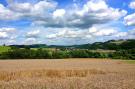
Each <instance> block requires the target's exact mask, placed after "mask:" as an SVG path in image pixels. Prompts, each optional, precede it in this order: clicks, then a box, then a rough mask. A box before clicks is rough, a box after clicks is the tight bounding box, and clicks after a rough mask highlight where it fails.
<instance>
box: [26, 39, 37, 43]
mask: <svg viewBox="0 0 135 89" xmlns="http://www.w3.org/2000/svg"><path fill="white" fill-rule="evenodd" d="M35 42H36V38H27V39H26V40H25V41H24V44H34V43H35Z"/></svg>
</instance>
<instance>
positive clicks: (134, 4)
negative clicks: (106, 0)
mask: <svg viewBox="0 0 135 89" xmlns="http://www.w3.org/2000/svg"><path fill="white" fill-rule="evenodd" d="M129 7H130V8H131V9H135V1H133V2H131V3H130V4H129Z"/></svg>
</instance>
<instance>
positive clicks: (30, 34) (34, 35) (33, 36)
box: [26, 30, 40, 38]
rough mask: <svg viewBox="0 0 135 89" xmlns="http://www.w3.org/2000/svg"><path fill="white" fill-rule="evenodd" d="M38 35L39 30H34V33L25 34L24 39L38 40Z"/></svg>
mask: <svg viewBox="0 0 135 89" xmlns="http://www.w3.org/2000/svg"><path fill="white" fill-rule="evenodd" d="M39 34H40V30H34V31H30V32H27V34H26V37H27V38H38V37H39Z"/></svg>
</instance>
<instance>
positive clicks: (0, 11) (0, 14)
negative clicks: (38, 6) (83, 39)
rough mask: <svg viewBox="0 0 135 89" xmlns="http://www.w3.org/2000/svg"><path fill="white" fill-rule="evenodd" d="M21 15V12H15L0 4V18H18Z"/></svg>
mask: <svg viewBox="0 0 135 89" xmlns="http://www.w3.org/2000/svg"><path fill="white" fill-rule="evenodd" d="M20 16H21V15H20V14H19V13H14V12H13V11H11V10H9V9H8V8H6V7H4V6H3V5H2V4H0V20H16V19H18V18H19V17H20Z"/></svg>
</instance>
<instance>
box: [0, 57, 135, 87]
mask: <svg viewBox="0 0 135 89" xmlns="http://www.w3.org/2000/svg"><path fill="white" fill-rule="evenodd" d="M134 83H135V64H130V63H129V64H128V62H127V61H122V60H110V59H69V60H67V59H66V60H65V59H61V60H58V59H52V60H0V89H135V84H134Z"/></svg>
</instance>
